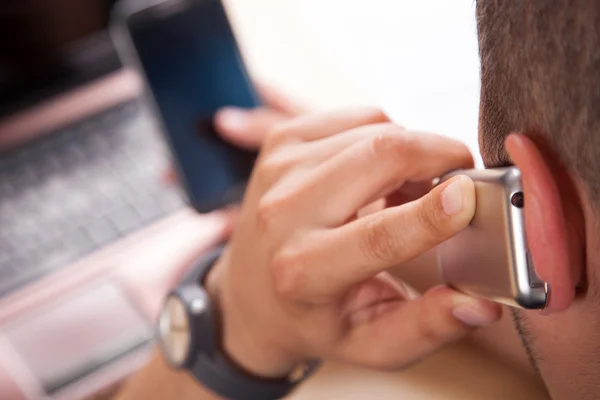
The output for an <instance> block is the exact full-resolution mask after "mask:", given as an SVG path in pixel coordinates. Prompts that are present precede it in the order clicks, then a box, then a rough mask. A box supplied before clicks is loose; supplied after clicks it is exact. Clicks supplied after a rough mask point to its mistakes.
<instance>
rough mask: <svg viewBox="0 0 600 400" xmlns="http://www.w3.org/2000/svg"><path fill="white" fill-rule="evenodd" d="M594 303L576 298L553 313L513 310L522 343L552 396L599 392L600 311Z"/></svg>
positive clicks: (580, 396) (582, 396)
mask: <svg viewBox="0 0 600 400" xmlns="http://www.w3.org/2000/svg"><path fill="white" fill-rule="evenodd" d="M591 303H592V302H585V301H581V302H577V303H575V304H573V305H572V306H571V307H570V308H569V309H568V310H567V311H564V312H562V313H559V314H554V315H550V316H542V315H540V314H539V312H537V311H522V310H514V311H513V312H512V314H513V319H514V321H515V326H516V328H517V330H518V332H519V334H520V336H521V339H522V341H523V345H524V346H525V349H526V351H527V353H528V354H529V356H530V359H531V361H532V363H533V365H534V366H535V368H536V370H537V371H538V372H539V374H540V375H541V377H542V379H543V380H544V382H545V384H546V386H547V387H548V390H549V391H550V393H551V395H552V398H553V399H557V400H560V399H570V398H588V397H586V396H587V395H588V394H593V393H596V395H597V394H598V393H600V329H598V328H599V327H600V315H598V312H597V310H598V308H595V307H593V306H592V304H591ZM594 310H595V312H593V311H594Z"/></svg>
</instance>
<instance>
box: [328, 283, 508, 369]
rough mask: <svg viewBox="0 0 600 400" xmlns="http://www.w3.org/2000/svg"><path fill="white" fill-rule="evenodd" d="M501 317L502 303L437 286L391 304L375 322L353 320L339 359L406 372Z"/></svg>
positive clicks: (341, 347) (373, 319)
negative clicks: (418, 295) (443, 348)
mask: <svg viewBox="0 0 600 400" xmlns="http://www.w3.org/2000/svg"><path fill="white" fill-rule="evenodd" d="M377 314H378V313H375V314H372V315H377ZM501 314H502V308H501V307H500V306H499V305H498V304H495V303H492V302H490V301H487V300H483V299H475V298H472V297H469V296H466V295H464V294H461V293H458V292H456V291H454V290H452V289H450V288H447V287H436V288H434V289H431V290H429V291H428V292H427V293H425V294H424V295H423V296H421V297H419V298H417V299H415V300H412V301H398V302H396V303H395V304H387V305H386V311H385V312H383V313H381V314H380V315H377V316H376V317H374V318H372V319H365V318H359V319H358V320H356V319H353V318H350V322H351V326H352V327H351V330H350V332H349V333H348V335H347V336H346V337H345V338H344V339H343V342H342V343H340V344H341V346H340V347H339V353H338V354H337V356H338V357H340V358H341V359H342V360H343V361H346V362H350V363H355V364H360V365H364V366H367V367H371V368H378V369H401V368H405V367H408V366H410V365H412V364H414V363H415V362H417V361H419V360H421V359H423V358H424V357H426V356H427V355H429V354H431V353H432V352H434V351H436V350H438V349H440V348H441V347H443V346H444V345H447V344H450V343H452V342H454V341H456V340H458V339H460V338H462V337H463V336H465V335H466V334H467V333H469V332H470V331H472V330H474V329H476V328H478V327H482V326H486V325H490V324H492V323H493V322H495V321H497V320H498V319H500V316H501Z"/></svg>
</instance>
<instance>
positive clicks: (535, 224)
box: [505, 134, 582, 314]
mask: <svg viewBox="0 0 600 400" xmlns="http://www.w3.org/2000/svg"><path fill="white" fill-rule="evenodd" d="M505 145H506V150H507V151H508V154H509V156H510V157H511V159H512V160H513V162H514V163H515V165H516V166H517V167H519V169H520V170H521V176H522V181H523V191H524V197H525V209H524V213H525V231H526V235H527V242H528V246H529V251H530V253H531V258H532V261H533V266H534V269H535V272H536V273H537V275H538V276H539V277H540V278H541V279H542V280H544V281H545V282H547V283H548V286H549V301H548V305H547V307H546V309H545V310H544V313H545V314H547V313H554V312H560V311H563V310H565V309H567V308H568V307H569V306H570V305H571V303H572V302H573V300H574V298H575V286H576V284H577V282H575V276H580V274H581V268H582V266H581V265H582V263H576V262H572V261H573V260H571V254H572V252H571V249H570V246H571V244H570V241H569V232H568V229H569V228H570V227H569V226H568V224H567V221H566V219H565V214H566V213H565V209H564V208H563V204H562V200H561V192H560V191H559V182H557V177H556V175H555V174H553V173H552V169H551V166H550V164H549V163H548V161H547V160H546V159H545V158H544V156H543V154H542V152H541V151H540V149H539V148H538V146H537V145H536V144H535V143H534V142H533V141H532V140H531V139H530V138H528V137H527V136H525V135H521V134H512V135H510V136H508V138H507V139H506V144H505ZM573 268H577V269H579V271H573V270H572V269H573Z"/></svg>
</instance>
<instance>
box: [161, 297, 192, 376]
mask: <svg viewBox="0 0 600 400" xmlns="http://www.w3.org/2000/svg"><path fill="white" fill-rule="evenodd" d="M158 331H159V338H160V344H161V347H162V350H163V353H164V354H165V357H166V358H167V361H168V362H169V363H170V364H172V365H173V366H175V367H181V366H183V364H184V363H185V361H186V359H187V357H188V353H189V349H190V342H191V340H190V339H191V333H190V319H189V316H188V313H187V311H186V309H185V305H184V304H183V302H182V301H181V299H180V298H179V297H177V296H169V298H168V299H167V301H166V303H165V306H164V308H163V311H162V313H161V316H160V319H159V322H158Z"/></svg>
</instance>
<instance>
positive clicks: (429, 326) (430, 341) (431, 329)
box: [417, 312, 446, 347]
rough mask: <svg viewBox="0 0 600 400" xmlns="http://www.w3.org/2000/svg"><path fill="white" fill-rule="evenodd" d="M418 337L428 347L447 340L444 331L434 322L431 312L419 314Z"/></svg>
mask: <svg viewBox="0 0 600 400" xmlns="http://www.w3.org/2000/svg"><path fill="white" fill-rule="evenodd" d="M417 329H418V337H419V339H420V340H422V341H423V342H424V343H425V344H427V347H436V346H438V345H439V344H441V343H444V342H446V338H445V336H444V333H443V332H441V331H440V330H439V329H437V327H436V324H435V323H434V322H432V319H431V318H430V313H429V312H423V313H421V314H419V318H418V321H417Z"/></svg>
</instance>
